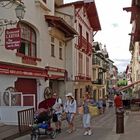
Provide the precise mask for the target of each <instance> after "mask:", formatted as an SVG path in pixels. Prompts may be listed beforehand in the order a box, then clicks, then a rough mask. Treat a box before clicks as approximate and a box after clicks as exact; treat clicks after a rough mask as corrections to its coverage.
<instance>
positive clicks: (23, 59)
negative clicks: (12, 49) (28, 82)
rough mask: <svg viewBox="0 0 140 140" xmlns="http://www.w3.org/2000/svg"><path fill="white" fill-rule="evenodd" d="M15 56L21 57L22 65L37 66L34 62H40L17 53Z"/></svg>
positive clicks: (37, 59) (39, 59)
mask: <svg viewBox="0 0 140 140" xmlns="http://www.w3.org/2000/svg"><path fill="white" fill-rule="evenodd" d="M16 56H19V57H22V63H24V64H31V65H37V62H36V61H41V58H36V57H31V56H26V55H24V54H22V53H19V52H17V53H16Z"/></svg>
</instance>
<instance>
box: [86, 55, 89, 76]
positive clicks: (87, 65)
mask: <svg viewBox="0 0 140 140" xmlns="http://www.w3.org/2000/svg"><path fill="white" fill-rule="evenodd" d="M86 76H89V58H88V57H86Z"/></svg>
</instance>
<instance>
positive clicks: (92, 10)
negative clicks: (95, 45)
mask: <svg viewBox="0 0 140 140" xmlns="http://www.w3.org/2000/svg"><path fill="white" fill-rule="evenodd" d="M71 5H74V6H75V8H79V7H81V6H84V7H85V9H86V11H87V15H88V18H89V21H90V24H91V27H92V28H93V31H98V30H101V25H100V21H99V17H98V13H97V9H96V5H95V2H91V3H84V2H83V1H77V2H72V3H67V4H63V5H61V6H59V7H58V8H61V7H67V6H71Z"/></svg>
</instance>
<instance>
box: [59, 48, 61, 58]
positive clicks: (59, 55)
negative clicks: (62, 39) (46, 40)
mask: <svg viewBox="0 0 140 140" xmlns="http://www.w3.org/2000/svg"><path fill="white" fill-rule="evenodd" d="M59 59H62V48H59Z"/></svg>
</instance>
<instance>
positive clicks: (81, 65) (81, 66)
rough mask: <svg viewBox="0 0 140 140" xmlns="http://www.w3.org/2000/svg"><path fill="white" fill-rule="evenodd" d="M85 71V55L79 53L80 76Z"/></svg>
mask: <svg viewBox="0 0 140 140" xmlns="http://www.w3.org/2000/svg"><path fill="white" fill-rule="evenodd" d="M82 71H83V55H82V54H81V53H79V74H82Z"/></svg>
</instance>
